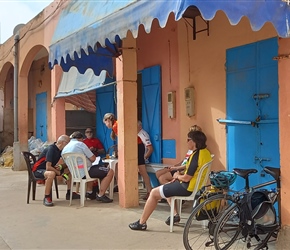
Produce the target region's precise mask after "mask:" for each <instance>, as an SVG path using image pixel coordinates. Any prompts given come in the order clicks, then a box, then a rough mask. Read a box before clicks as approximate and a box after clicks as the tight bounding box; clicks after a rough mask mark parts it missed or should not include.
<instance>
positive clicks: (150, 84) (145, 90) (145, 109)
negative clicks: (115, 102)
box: [141, 65, 161, 163]
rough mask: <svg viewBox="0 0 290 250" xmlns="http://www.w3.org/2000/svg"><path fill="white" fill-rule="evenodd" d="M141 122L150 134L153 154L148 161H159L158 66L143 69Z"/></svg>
mask: <svg viewBox="0 0 290 250" xmlns="http://www.w3.org/2000/svg"><path fill="white" fill-rule="evenodd" d="M141 74H142V124H143V128H144V129H145V130H146V131H147V132H148V134H149V135H150V139H151V142H152V146H153V148H154V151H153V154H152V155H151V157H150V159H149V160H150V162H154V163H161V70H160V66H159V65H158V66H153V67H150V68H146V69H143V70H142V71H141Z"/></svg>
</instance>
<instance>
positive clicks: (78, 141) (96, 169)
mask: <svg viewBox="0 0 290 250" xmlns="http://www.w3.org/2000/svg"><path fill="white" fill-rule="evenodd" d="M71 138H72V139H71V140H70V142H69V143H68V144H67V145H66V146H65V147H64V149H63V150H62V154H65V153H80V154H84V155H85V156H86V157H87V165H88V171H89V175H90V177H92V178H99V179H101V186H100V187H99V194H98V195H97V196H96V195H94V194H93V191H92V190H93V182H88V183H87V195H86V196H87V198H89V199H91V200H92V199H96V200H97V201H101V202H104V203H109V202H112V201H113V200H112V199H110V198H108V197H107V196H106V195H105V192H106V190H107V189H108V187H109V185H110V183H111V181H112V179H113V177H114V171H113V170H112V169H110V168H108V167H107V165H105V164H102V163H99V164H98V165H93V166H92V162H94V161H95V160H96V156H95V155H94V154H93V153H92V152H91V150H90V149H89V148H88V146H87V145H86V144H84V143H83V139H84V136H83V134H82V133H81V132H79V131H76V132H74V133H73V134H72V135H71ZM81 164H82V163H80V165H81ZM83 178H85V173H84V172H83Z"/></svg>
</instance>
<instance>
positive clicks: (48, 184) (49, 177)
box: [44, 171, 55, 195]
mask: <svg viewBox="0 0 290 250" xmlns="http://www.w3.org/2000/svg"><path fill="white" fill-rule="evenodd" d="M44 177H45V191H44V194H45V195H50V192H51V188H52V183H53V180H54V178H55V172H53V171H45V172H44Z"/></svg>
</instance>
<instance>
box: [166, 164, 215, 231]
mask: <svg viewBox="0 0 290 250" xmlns="http://www.w3.org/2000/svg"><path fill="white" fill-rule="evenodd" d="M212 161H213V160H211V161H210V162H208V163H206V164H204V165H203V166H202V167H201V169H200V170H199V172H198V176H197V179H196V184H195V186H194V189H193V192H192V194H191V195H190V196H172V197H170V199H171V203H170V207H171V208H170V232H173V219H174V203H175V200H176V201H177V202H176V203H177V204H176V206H177V211H178V214H179V216H181V207H182V201H183V200H186V201H190V200H194V199H195V195H196V193H197V191H198V190H199V189H200V188H201V187H203V186H204V185H205V184H206V183H207V181H208V176H209V173H210V169H211V164H212ZM202 176H204V178H203V179H201V177H202ZM193 205H194V203H193Z"/></svg>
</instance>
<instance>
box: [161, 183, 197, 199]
mask: <svg viewBox="0 0 290 250" xmlns="http://www.w3.org/2000/svg"><path fill="white" fill-rule="evenodd" d="M191 194H192V192H190V191H188V190H187V189H186V188H185V187H183V186H182V185H181V183H180V182H179V181H175V182H171V183H167V184H165V185H162V186H160V195H161V197H162V198H169V197H172V196H190V195H191Z"/></svg>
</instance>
